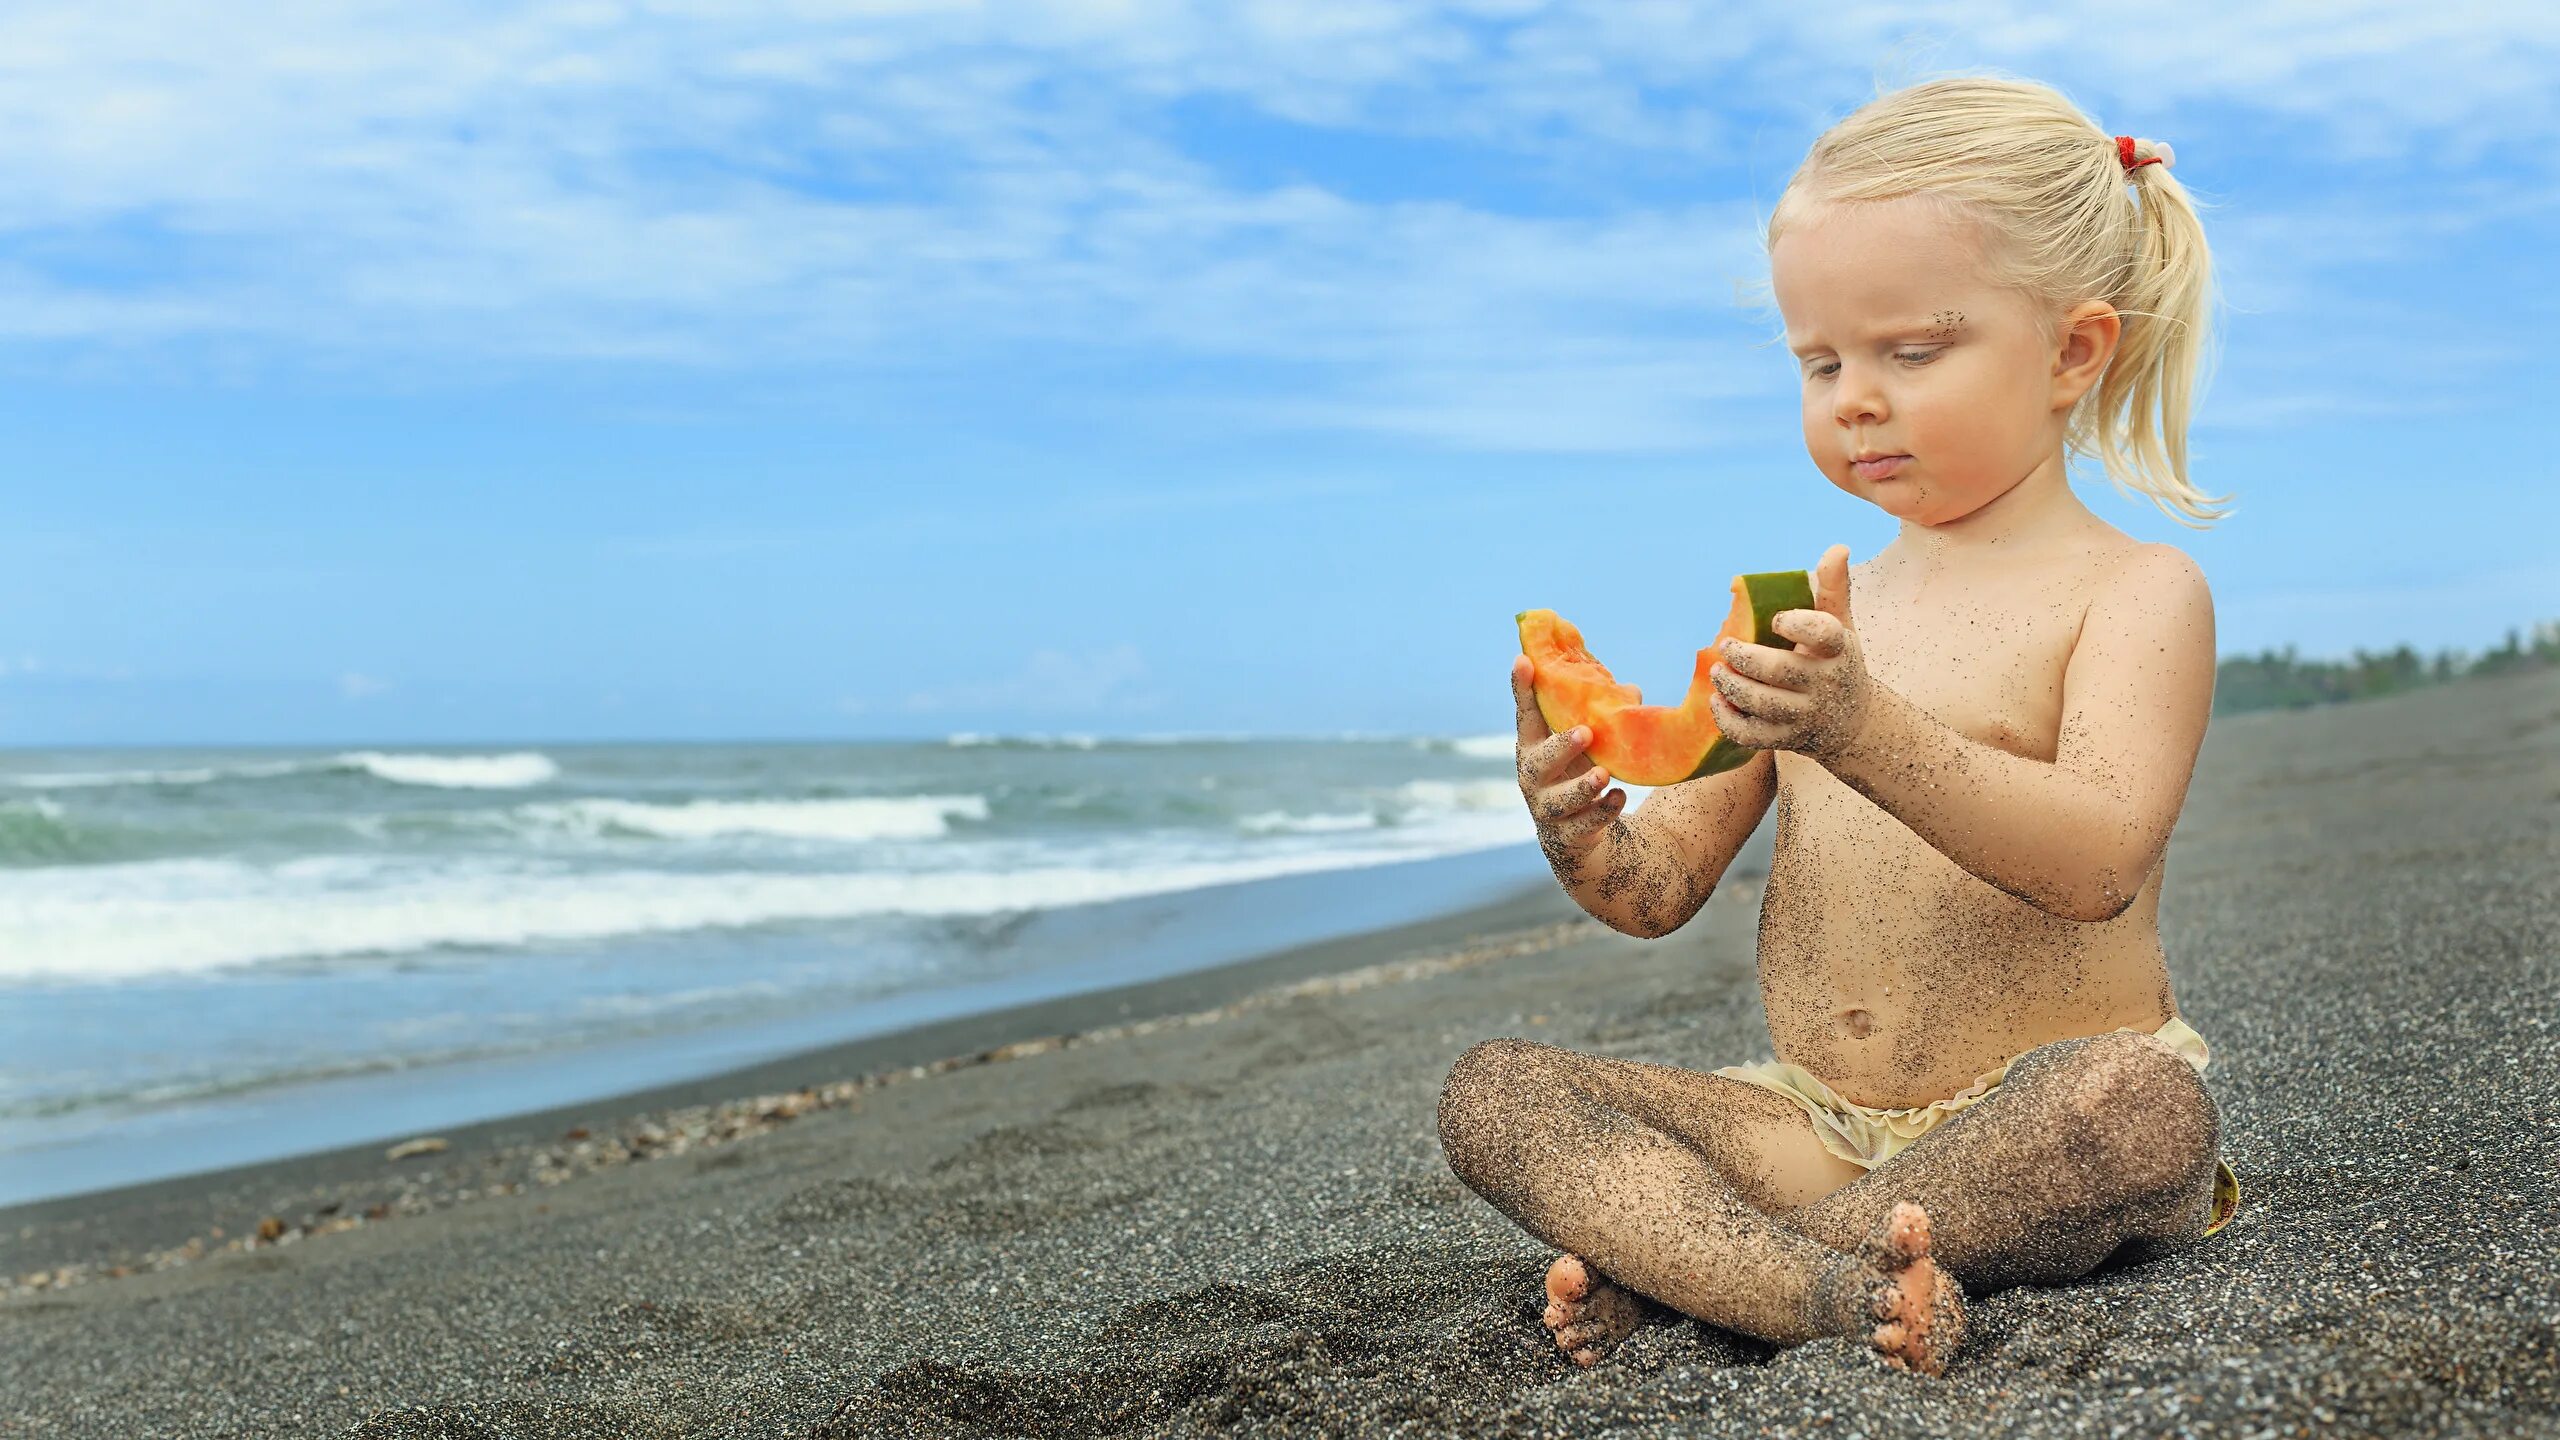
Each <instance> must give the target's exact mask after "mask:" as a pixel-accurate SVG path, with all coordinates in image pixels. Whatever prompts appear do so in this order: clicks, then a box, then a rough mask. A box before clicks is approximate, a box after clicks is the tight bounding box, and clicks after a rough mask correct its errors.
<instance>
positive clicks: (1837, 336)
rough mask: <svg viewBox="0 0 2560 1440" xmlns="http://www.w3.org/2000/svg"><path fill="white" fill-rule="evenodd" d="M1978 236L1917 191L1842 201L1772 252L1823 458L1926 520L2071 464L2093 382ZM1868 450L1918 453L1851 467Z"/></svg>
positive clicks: (1843, 480)
mask: <svg viewBox="0 0 2560 1440" xmlns="http://www.w3.org/2000/svg"><path fill="white" fill-rule="evenodd" d="M1978 244H1979V242H1978V241H1976V240H1975V239H1974V238H1973V236H1972V235H1971V234H1970V233H1969V231H1968V230H1967V229H1966V228H1965V227H1962V226H1960V225H1957V224H1954V223H1951V222H1949V221H1948V220H1946V219H1944V218H1941V215H1940V213H1939V212H1937V211H1934V210H1932V209H1931V208H1929V207H1928V205H1927V203H1926V202H1924V201H1914V200H1911V199H1908V198H1906V199H1899V200H1889V201H1872V202H1866V203H1861V204H1854V205H1836V206H1830V207H1826V208H1824V209H1822V210H1820V211H1818V212H1817V213H1816V214H1815V215H1813V216H1812V217H1810V223H1807V224H1800V225H1797V226H1795V227H1793V228H1791V229H1789V230H1788V231H1787V233H1786V234H1785V235H1784V236H1783V237H1781V238H1780V239H1779V241H1778V244H1777V247H1776V248H1775V249H1774V250H1773V251H1772V252H1771V253H1770V257H1769V267H1770V282H1771V286H1772V288H1773V289H1774V290H1775V291H1776V293H1777V299H1778V309H1779V311H1780V313H1782V314H1783V315H1784V316H1785V317H1786V325H1787V346H1788V348H1789V349H1790V350H1791V351H1793V352H1794V353H1795V356H1796V360H1797V368H1798V371H1799V373H1800V383H1801V384H1802V387H1803V393H1804V443H1805V449H1806V451H1807V453H1809V454H1810V455H1812V457H1813V462H1814V464H1815V465H1816V466H1818V467H1820V469H1821V470H1822V473H1823V474H1825V475H1827V476H1829V477H1830V478H1831V483H1832V484H1834V485H1837V486H1839V487H1840V488H1841V489H1843V490H1846V491H1848V492H1849V493H1850V494H1852V495H1855V496H1857V497H1858V498H1860V499H1862V500H1866V501H1868V502H1870V503H1872V504H1874V505H1876V506H1877V507H1878V508H1880V509H1883V510H1885V511H1886V512H1888V513H1890V514H1892V515H1895V516H1897V517H1899V518H1901V519H1904V520H1909V521H1913V522H1916V523H1918V524H1922V525H1940V524H1944V523H1946V522H1948V521H1951V520H1957V519H1961V518H1962V517H1964V516H1966V515H1968V514H1971V513H1972V512H1973V511H1975V510H1976V509H1979V508H1980V507H1982V506H1983V505H1985V504H1988V503H1990V502H1991V501H1992V500H1995V499H1997V498H1999V497H2000V496H2001V495H2003V494H2005V493H2007V492H2008V491H2009V489H2010V488H2011V487H2013V486H2015V485H2016V484H2017V483H2018V482H2019V481H2021V480H2023V479H2025V478H2026V477H2027V476H2028V475H2029V474H2031V473H2033V472H2034V471H2035V470H2036V468H2037V467H2038V466H2040V465H2046V464H2051V465H2053V466H2055V467H2057V469H2058V468H2059V466H2060V465H2061V463H2062V454H2061V449H2062V432H2063V425H2064V422H2065V421H2067V419H2068V412H2069V409H2070V399H2077V398H2078V394H2079V392H2080V391H2081V390H2085V389H2086V388H2087V385H2086V384H2076V385H2075V384H2070V383H2067V382H2064V381H2063V377H2062V376H2061V375H2060V374H2059V373H2058V371H2061V370H2064V369H2069V368H2071V367H2070V366H2068V365H2067V364H2065V363H2063V362H2064V361H2065V360H2066V358H2067V357H2066V356H2065V355H2064V352H2063V348H2061V347H2060V346H2059V345H2057V347H2056V348H2054V349H2051V350H2048V348H2047V345H2046V342H2045V341H2044V339H2043V337H2042V336H2041V335H2039V334H2038V333H2037V330H2036V326H2035V324H2034V321H2033V319H2032V314H2031V312H2030V310H2029V309H2028V307H2027V305H2026V304H2025V302H2024V301H2023V300H2021V299H2020V298H2019V297H2018V296H2017V295H2016V294H2015V293H2014V292H2003V291H1996V290H1994V289H1992V288H1991V287H1990V286H1989V284H1988V283H1987V282H1986V281H1985V280H1984V279H1983V278H1982V276H1981V273H1980V270H1981V265H1980V252H1979V250H1978V248H1977V247H1978ZM2100 308H2104V307H2100ZM2075 313H2076V312H2075ZM2108 313H2109V315H2112V314H2113V311H2112V310H2109V311H2108ZM2113 338H2114V337H2113V335H2112V334H2110V335H2109V336H2108V337H2107V339H2108V340H2109V341H2110V342H2112V340H2113ZM2109 348H2112V347H2111V345H2110V347H2109ZM2099 363H2100V367H2101V368H2103V364H2104V360H2103V357H2101V358H2100V362H2099ZM2092 379H2094V374H2093V376H2092ZM2058 383H2060V386H2061V388H2059V389H2058V388H2057V385H2058ZM2064 390H2068V391H2069V393H2070V399H2062V398H2061V397H2062V393H2063V391H2064ZM2057 400H2059V401H2060V407H2061V408H2060V410H2059V411H2057V410H2056V408H2055V403H2056V401H2057ZM1865 451H1878V452H1882V453H1885V454H1895V455H1906V456H1909V457H1910V458H1909V459H1907V460H1905V461H1903V462H1902V465H1901V468H1900V469H1899V470H1896V471H1895V472H1894V473H1892V474H1890V475H1887V476H1884V477H1881V478H1875V479H1869V478H1866V477H1863V476H1861V475H1859V474H1858V473H1857V471H1856V470H1855V468H1853V466H1852V463H1851V462H1852V461H1854V460H1855V459H1856V457H1857V456H1858V455H1859V454H1860V453H1861V452H1865Z"/></svg>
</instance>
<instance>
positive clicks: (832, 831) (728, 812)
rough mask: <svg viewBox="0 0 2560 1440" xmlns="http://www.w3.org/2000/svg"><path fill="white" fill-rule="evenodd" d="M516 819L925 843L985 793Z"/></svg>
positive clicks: (548, 812) (622, 809) (604, 828)
mask: <svg viewBox="0 0 2560 1440" xmlns="http://www.w3.org/2000/svg"><path fill="white" fill-rule="evenodd" d="M510 815H511V817H513V818H515V819H516V820H518V821H520V822H529V823H530V824H532V825H534V826H537V827H549V828H556V829H562V830H568V831H571V832H573V833H576V834H581V835H604V834H610V833H613V832H616V831H620V832H625V833H634V834H641V835H655V836H660V837H662V838H665V839H670V840H710V839H720V838H724V837H728V836H737V835H770V836H776V837H779V838H782V839H788V840H842V841H859V840H931V839H934V838H936V837H938V836H941V835H944V834H947V833H949V832H950V829H951V822H952V821H954V820H984V819H986V818H987V799H986V797H985V796H983V795H895V796H880V797H874V798H857V799H842V800H693V801H688V802H686V803H685V804H681V805H653V804H649V803H647V802H645V801H639V800H602V799H598V800H568V801H563V802H560V803H558V804H549V805H525V806H520V807H518V808H517V809H516V810H514V811H512V812H510Z"/></svg>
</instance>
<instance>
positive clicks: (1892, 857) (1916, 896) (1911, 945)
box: [1760, 789, 2177, 1106]
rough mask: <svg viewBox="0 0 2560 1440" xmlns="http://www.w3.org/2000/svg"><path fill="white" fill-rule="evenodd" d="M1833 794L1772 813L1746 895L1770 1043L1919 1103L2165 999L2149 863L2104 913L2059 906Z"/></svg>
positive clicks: (1818, 1069) (1844, 1084)
mask: <svg viewBox="0 0 2560 1440" xmlns="http://www.w3.org/2000/svg"><path fill="white" fill-rule="evenodd" d="M1825 798H1826V799H1828V798H1829V797H1825ZM1840 798H1841V799H1844V800H1846V801H1848V802H1850V803H1848V804H1837V803H1836V802H1835V803H1830V804H1825V803H1822V802H1819V801H1818V802H1817V803H1816V804H1815V805H1814V806H1811V807H1808V806H1806V805H1804V804H1802V803H1801V802H1799V803H1798V804H1796V805H1794V806H1792V807H1790V811H1791V813H1788V814H1783V815H1782V816H1781V817H1780V825H1779V834H1778V845H1777V850H1776V853H1775V855H1774V856H1773V857H1772V863H1771V868H1770V874H1769V882H1768V888H1767V890H1766V892H1765V893H1764V895H1763V897H1762V900H1761V910H1760V985H1761V999H1762V1001H1763V1002H1764V1005H1765V1007H1766V1009H1767V1011H1768V1016H1769V1034H1770V1038H1771V1040H1772V1041H1773V1042H1774V1043H1775V1047H1776V1053H1777V1056H1778V1058H1779V1059H1781V1060H1786V1061H1790V1062H1792V1063H1794V1064H1797V1065H1802V1066H1803V1067H1805V1068H1806V1069H1808V1070H1810V1071H1812V1072H1813V1073H1814V1074H1816V1075H1819V1076H1821V1077H1822V1079H1823V1081H1824V1082H1825V1083H1827V1084H1829V1085H1830V1086H1831V1087H1832V1088H1833V1089H1834V1090H1837V1091H1839V1092H1840V1094H1841V1095H1842V1096H1843V1097H1844V1098H1846V1099H1849V1100H1853V1101H1856V1102H1857V1103H1859V1104H1861V1105H1877V1106H1904V1105H1926V1104H1928V1103H1930V1102H1931V1101H1934V1100H1943V1099H1945V1098H1947V1097H1948V1096H1950V1095H1953V1094H1955V1093H1956V1092H1957V1091H1959V1090H1962V1089H1963V1088H1964V1087H1966V1086H1967V1085H1970V1084H1972V1083H1973V1082H1974V1080H1975V1079H1976V1078H1977V1077H1979V1076H1980V1075H1981V1074H1982V1073H1983V1072H1984V1071H1987V1070H1993V1069H1996V1068H1998V1067H1999V1066H2000V1064H2001V1063H2002V1062H2003V1061H2006V1060H2008V1059H2010V1058H2012V1057H2014V1056H2017V1055H2021V1054H2024V1053H2025V1052H2027V1051H2029V1050H2033V1049H2035V1048H2036V1047H2038V1046H2040V1045H2047V1044H2051V1043H2052V1042H2054V1041H2056V1040H2062V1039H2068V1038H2070V1037H2071V1036H2075V1035H2091V1034H2097V1033H2100V1032H2103V1031H2108V1030H2113V1029H2116V1028H2117V1027H2119V1026H2127V1025H2129V1026H2133V1027H2135V1028H2137V1029H2142V1030H2153V1029H2157V1028H2158V1027H2159V1026H2160V1025H2161V1024H2163V1023H2164V1022H2166V1021H2167V1020H2168V1018H2169V1017H2170V1016H2171V1015H2173V1014H2175V1013H2177V1012H2176V1005H2175V1002H2174V1000H2173V999H2172V997H2171V995H2170V990H2169V974H2168V966H2167V962H2166V960H2165V958H2164V957H2163V955H2162V954H2161V950H2160V937H2159V928H2158V924H2157V920H2158V915H2159V875H2158V874H2157V873H2156V872H2155V873H2154V874H2153V875H2152V877H2151V878H2150V880H2149V881H2147V882H2146V883H2145V884H2144V886H2143V888H2142V891H2141V893H2140V894H2139V895H2138V896H2137V897H2136V899H2135V900H2134V903H2133V904H2132V906H2131V907H2129V908H2128V909H2127V910H2126V911H2125V912H2124V913H2123V914H2121V915H2119V916H2117V917H2116V918H2115V919H2113V920H2106V921H2099V922H2095V923H2090V922H2084V921H2076V920H2065V919H2061V918H2059V917H2057V916H2053V915H2048V914H2046V913H2045V912H2043V911H2041V910H2038V909H2036V908H2035V907H2034V906H2032V905H2029V904H2027V903H2026V902H2025V901H2023V900H2019V899H2016V898H2015V897H2013V896H2010V895H2007V894H2004V893H2003V892H2001V891H1999V890H1996V889H1993V888H1992V887H1991V886H1990V885H1987V884H1985V883H1983V882H1982V881H1980V880H1978V879H1975V878H1974V877H1973V876H1971V875H1969V874H1967V873H1965V872H1964V871H1963V870H1962V869H1961V868H1959V867H1958V866H1957V865H1956V864H1955V863H1954V862H1953V861H1951V860H1948V859H1947V858H1946V857H1945V856H1943V855H1940V854H1939V853H1938V852H1937V851H1935V850H1933V849H1931V848H1929V846H1928V845H1927V844H1926V843H1925V842H1923V841H1922V840H1921V839H1920V838H1919V837H1918V836H1916V835H1914V834H1912V833H1911V831H1910V830H1908V829H1906V828H1905V827H1903V826H1902V825H1901V824H1899V823H1898V822H1895V821H1892V820H1891V819H1890V818H1889V817H1887V816H1885V815H1884V814H1883V812H1882V811H1879V810H1877V809H1876V808H1875V807H1874V806H1873V805H1872V804H1870V803H1869V802H1867V801H1866V800H1865V799H1863V798H1862V797H1856V796H1851V795H1849V794H1848V793H1847V792H1846V791H1845V789H1844V790H1843V791H1842V792H1841V796H1840ZM1860 810H1863V811H1864V812H1865V813H1864V815H1863V816H1861V815H1860V814H1859V813H1858V811H1860ZM1809 811H1810V812H1811V813H1808V812H1809ZM1879 821H1880V822H1882V823H1881V824H1877V823H1872V822H1879Z"/></svg>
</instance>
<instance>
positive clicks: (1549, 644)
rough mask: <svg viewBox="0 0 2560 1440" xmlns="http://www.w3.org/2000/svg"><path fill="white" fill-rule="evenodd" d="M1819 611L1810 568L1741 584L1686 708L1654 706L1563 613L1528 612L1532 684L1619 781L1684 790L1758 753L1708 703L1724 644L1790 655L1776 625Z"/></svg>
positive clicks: (1525, 640) (1544, 711)
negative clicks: (1598, 655) (1583, 731)
mask: <svg viewBox="0 0 2560 1440" xmlns="http://www.w3.org/2000/svg"><path fill="white" fill-rule="evenodd" d="M1812 608H1813V582H1812V579H1811V578H1810V577H1809V576H1807V575H1806V574H1805V572H1804V571H1802V570H1771V571H1767V572H1765V573H1762V574H1758V575H1736V576H1734V577H1733V608H1732V609H1731V610H1729V611H1727V612H1726V614H1725V618H1724V625H1723V627H1722V628H1720V629H1718V630H1717V631H1716V638H1715V643H1714V644H1712V645H1709V646H1708V647H1707V648H1706V649H1704V650H1701V651H1699V652H1698V664H1697V668H1696V669H1695V670H1694V671H1692V672H1691V673H1690V676H1689V693H1688V695H1687V696H1686V697H1684V698H1683V699H1682V700H1681V702H1680V703H1679V704H1677V705H1647V704H1645V703H1644V695H1643V692H1641V691H1639V690H1638V689H1637V688H1636V687H1635V686H1633V685H1626V684H1621V683H1620V682H1619V681H1618V679H1617V678H1616V677H1615V676H1612V675H1611V674H1610V673H1609V667H1608V666H1606V665H1603V664H1601V663H1600V662H1599V661H1598V660H1595V659H1593V658H1592V656H1591V652H1590V651H1589V650H1587V649H1585V648H1584V647H1583V644H1582V632H1581V631H1579V630H1577V629H1575V628H1574V627H1573V622H1571V621H1569V620H1567V619H1565V618H1564V617H1563V616H1561V615H1558V614H1557V613H1556V612H1554V611H1553V610H1523V611H1521V612H1520V613H1519V614H1518V615H1517V616H1515V617H1513V618H1515V619H1516V620H1518V621H1519V624H1520V649H1521V651H1522V653H1524V654H1526V655H1527V656H1528V657H1529V663H1530V664H1531V665H1533V666H1535V667H1536V668H1537V674H1536V676H1535V677H1534V678H1533V679H1532V681H1531V685H1532V687H1533V688H1534V689H1535V691H1536V692H1537V698H1538V713H1539V714H1541V715H1544V716H1545V717H1546V718H1547V728H1548V729H1549V730H1552V731H1555V732H1557V733H1558V734H1561V733H1563V732H1564V731H1566V730H1570V729H1572V728H1573V727H1574V726H1576V725H1588V726H1590V727H1591V744H1590V745H1589V746H1588V747H1586V749H1585V751H1584V753H1586V754H1588V755H1589V756H1590V757H1591V761H1592V763H1593V764H1595V765H1598V766H1600V767H1601V768H1602V769H1605V770H1607V771H1608V772H1609V775H1610V777H1611V778H1612V779H1616V780H1623V781H1625V782H1626V783H1628V784H1630V785H1643V786H1647V787H1651V786H1657V785H1676V784H1678V783H1679V782H1681V781H1683V780H1695V779H1697V778H1698V777H1699V776H1702V775H1721V774H1723V773H1724V772H1725V771H1727V770H1732V769H1735V768H1737V767H1739V766H1740V765H1742V764H1743V762H1745V761H1747V760H1749V759H1750V758H1751V757H1752V756H1753V755H1754V754H1756V753H1758V752H1756V751H1754V750H1752V749H1751V748H1749V747H1748V746H1744V745H1737V744H1735V743H1734V742H1732V741H1730V740H1727V739H1726V738H1724V736H1723V734H1721V733H1720V732H1719V731H1718V730H1717V729H1716V717H1715V711H1714V710H1712V709H1710V708H1709V707H1708V705H1707V696H1708V695H1709V694H1710V693H1711V692H1712V691H1713V690H1714V688H1715V686H1714V682H1712V681H1710V680H1709V679H1708V678H1707V672H1708V671H1709V670H1711V669H1713V668H1715V663H1716V659H1717V655H1716V647H1717V646H1720V645H1722V644H1723V643H1724V642H1725V641H1727V640H1731V639H1742V640H1748V641H1750V642H1751V643H1752V644H1754V645H1774V646H1776V647H1778V648H1779V649H1782V650H1783V649H1790V648H1792V647H1793V642H1791V641H1789V640H1787V639H1786V638H1785V637H1783V636H1781V635H1779V634H1778V632H1777V631H1776V630H1773V629H1771V628H1770V622H1771V621H1772V620H1775V619H1776V618H1777V616H1778V612H1779V611H1781V610H1810V609H1812Z"/></svg>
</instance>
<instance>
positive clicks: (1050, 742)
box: [942, 730, 1102, 750]
mask: <svg viewBox="0 0 2560 1440" xmlns="http://www.w3.org/2000/svg"><path fill="white" fill-rule="evenodd" d="M942 743H943V744H945V745H948V746H951V747H952V748H954V749H968V748H971V747H975V746H982V745H1017V746H1021V747H1023V748H1025V749H1032V750H1091V749H1093V748H1094V747H1095V746H1097V745H1100V744H1101V743H1102V740H1101V738H1100V737H1099V736H1094V735H989V734H987V733H985V732H983V731H978V730H954V731H953V732H951V733H950V734H948V735H945V736H944V737H942Z"/></svg>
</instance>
